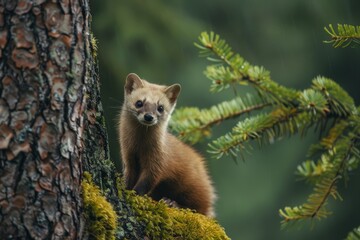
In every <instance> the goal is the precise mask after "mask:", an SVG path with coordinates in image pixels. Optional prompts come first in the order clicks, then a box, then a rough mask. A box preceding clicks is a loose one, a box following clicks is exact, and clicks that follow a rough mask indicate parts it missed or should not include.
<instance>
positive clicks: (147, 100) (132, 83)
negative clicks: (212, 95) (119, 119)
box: [124, 73, 181, 126]
mask: <svg viewBox="0 0 360 240" xmlns="http://www.w3.org/2000/svg"><path fill="white" fill-rule="evenodd" d="M124 88H125V105H124V107H125V108H126V109H125V110H126V111H127V112H129V113H130V114H132V115H133V116H134V117H136V118H137V120H138V121H139V123H141V124H143V125H146V126H154V125H157V124H167V122H168V120H169V117H170V115H171V113H172V111H173V110H174V108H175V105H176V100H177V97H178V96H179V93H180V89H181V87H180V85H179V84H174V85H171V86H169V87H168V86H162V85H157V84H152V83H149V82H147V81H145V80H143V79H140V77H139V76H138V75H136V74H135V73H130V74H129V75H128V76H127V77H126V83H125V87H124Z"/></svg>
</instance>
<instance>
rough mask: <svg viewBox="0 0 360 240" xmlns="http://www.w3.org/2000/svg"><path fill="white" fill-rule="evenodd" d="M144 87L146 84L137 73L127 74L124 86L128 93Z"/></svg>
mask: <svg viewBox="0 0 360 240" xmlns="http://www.w3.org/2000/svg"><path fill="white" fill-rule="evenodd" d="M142 87H144V84H143V82H142V81H141V79H140V77H139V76H138V75H136V74H135V73H130V74H129V75H127V77H126V83H125V87H124V88H125V93H126V94H130V93H131V92H132V91H134V90H135V89H138V88H142Z"/></svg>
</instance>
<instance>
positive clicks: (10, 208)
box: [0, 0, 107, 239]
mask: <svg viewBox="0 0 360 240" xmlns="http://www.w3.org/2000/svg"><path fill="white" fill-rule="evenodd" d="M89 14H90V13H89V7H88V1H86V0H57V1H55V0H54V1H45V0H17V1H16V0H0V69H1V71H0V94H1V99H0V238H1V239H82V238H83V236H85V235H86V233H84V232H85V231H84V226H85V223H84V219H83V218H82V217H81V216H82V215H81V212H82V208H81V207H82V200H81V192H80V186H81V185H80V183H81V177H82V172H83V169H88V168H90V163H92V162H94V157H95V156H101V157H102V160H104V159H105V155H106V154H107V152H106V151H107V140H106V133H104V130H103V127H102V126H100V128H99V127H98V126H97V125H98V116H97V108H98V107H99V105H97V103H98V102H97V101H98V97H99V92H98V88H97V87H96V86H97V78H96V74H94V73H95V67H94V66H95V65H94V61H93V59H92V56H91V49H90V34H89ZM94 86H95V87H94ZM100 117H102V115H101V114H100ZM93 129H98V130H96V131H92V130H93ZM99 129H100V130H99ZM89 131H92V132H91V133H89ZM90 134H91V135H92V137H91V138H89V140H86V141H85V135H86V136H89V135H90ZM92 139H96V145H94V147H92V148H86V147H85V146H89V144H93V143H91V140H92ZM94 152H96V154H95V153H94ZM99 160H101V159H99ZM84 234H85V235H84Z"/></svg>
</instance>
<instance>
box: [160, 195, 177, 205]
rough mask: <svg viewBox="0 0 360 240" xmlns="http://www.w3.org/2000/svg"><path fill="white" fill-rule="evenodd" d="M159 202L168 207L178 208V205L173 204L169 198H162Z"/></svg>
mask: <svg viewBox="0 0 360 240" xmlns="http://www.w3.org/2000/svg"><path fill="white" fill-rule="evenodd" d="M161 200H162V201H164V202H165V203H166V205H168V206H169V207H173V208H180V205H179V204H178V203H177V202H175V201H173V200H171V199H169V198H165V197H164V198H162V199H161Z"/></svg>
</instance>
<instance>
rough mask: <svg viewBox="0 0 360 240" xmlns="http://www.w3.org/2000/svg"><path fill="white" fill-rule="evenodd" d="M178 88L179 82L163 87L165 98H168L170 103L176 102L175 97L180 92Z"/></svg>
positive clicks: (179, 87)
mask: <svg viewBox="0 0 360 240" xmlns="http://www.w3.org/2000/svg"><path fill="white" fill-rule="evenodd" d="M180 90H181V86H180V84H174V85H171V86H170V87H167V88H166V89H165V94H166V96H167V98H168V99H169V100H170V103H171V104H174V103H175V102H176V99H177V97H178V96H179V94H180Z"/></svg>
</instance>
